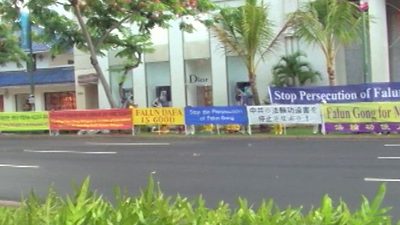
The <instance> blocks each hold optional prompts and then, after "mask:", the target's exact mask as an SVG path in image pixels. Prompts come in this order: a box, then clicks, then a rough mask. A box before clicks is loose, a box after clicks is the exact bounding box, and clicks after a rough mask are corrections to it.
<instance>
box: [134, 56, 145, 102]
mask: <svg viewBox="0 0 400 225" xmlns="http://www.w3.org/2000/svg"><path fill="white" fill-rule="evenodd" d="M132 76H133V100H134V102H135V104H137V105H138V106H139V107H147V91H146V72H145V63H144V62H143V63H141V64H140V65H139V66H138V67H137V68H135V69H134V70H133V73H132Z"/></svg>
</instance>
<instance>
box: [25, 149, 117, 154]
mask: <svg viewBox="0 0 400 225" xmlns="http://www.w3.org/2000/svg"><path fill="white" fill-rule="evenodd" d="M24 152H33V153H71V154H86V155H112V154H117V152H80V151H72V150H32V149H24Z"/></svg>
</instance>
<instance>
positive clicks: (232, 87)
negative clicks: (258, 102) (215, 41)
mask: <svg viewBox="0 0 400 225" xmlns="http://www.w3.org/2000/svg"><path fill="white" fill-rule="evenodd" d="M226 65H227V71H228V98H229V105H251V104H252V95H251V91H250V83H249V82H248V81H249V78H248V75H247V70H246V66H245V65H244V63H243V61H242V59H241V58H240V57H239V56H227V58H226Z"/></svg>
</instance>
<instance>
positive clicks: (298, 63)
mask: <svg viewBox="0 0 400 225" xmlns="http://www.w3.org/2000/svg"><path fill="white" fill-rule="evenodd" d="M305 56H306V55H305V54H304V53H302V52H295V53H293V54H291V55H287V56H282V57H281V59H280V60H279V63H278V64H277V65H275V66H274V67H273V69H272V74H273V76H274V77H273V81H272V84H273V85H275V86H278V87H295V86H303V85H305V84H306V83H307V82H311V83H313V82H315V81H316V79H317V78H320V79H321V74H320V73H319V72H318V71H315V70H313V68H312V66H311V64H310V63H308V62H305V61H302V59H301V58H302V57H305Z"/></svg>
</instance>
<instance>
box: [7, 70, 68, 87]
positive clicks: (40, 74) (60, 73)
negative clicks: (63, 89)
mask: <svg viewBox="0 0 400 225" xmlns="http://www.w3.org/2000/svg"><path fill="white" fill-rule="evenodd" d="M33 77H34V79H33V80H34V84H35V85H41V84H42V85H43V84H65V83H74V82H75V75H74V68H73V67H57V68H49V69H37V70H36V71H35V72H33ZM30 84H31V76H30V73H28V72H26V71H12V72H0V87H8V86H23V85H30Z"/></svg>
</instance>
